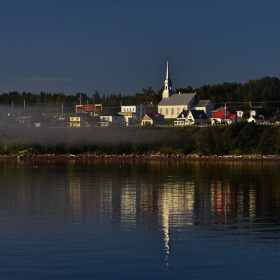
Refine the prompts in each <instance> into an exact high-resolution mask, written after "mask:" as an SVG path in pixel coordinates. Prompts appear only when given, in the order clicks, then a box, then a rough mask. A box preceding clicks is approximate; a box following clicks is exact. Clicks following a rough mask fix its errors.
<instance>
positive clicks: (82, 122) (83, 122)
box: [67, 116, 91, 127]
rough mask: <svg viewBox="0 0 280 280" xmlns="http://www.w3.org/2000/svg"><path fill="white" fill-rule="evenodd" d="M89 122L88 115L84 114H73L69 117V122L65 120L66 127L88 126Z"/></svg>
mask: <svg viewBox="0 0 280 280" xmlns="http://www.w3.org/2000/svg"><path fill="white" fill-rule="evenodd" d="M90 126H91V123H90V122H89V121H88V117H85V116H75V117H70V118H69V122H67V127H90Z"/></svg>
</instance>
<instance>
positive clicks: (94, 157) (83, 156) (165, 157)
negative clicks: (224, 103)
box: [0, 153, 280, 161]
mask: <svg viewBox="0 0 280 280" xmlns="http://www.w3.org/2000/svg"><path fill="white" fill-rule="evenodd" d="M0 158H4V159H18V160H28V159H38V160H43V159H54V160H55V159H68V160H69V159H71V160H149V161H151V160H165V161H174V160H177V161H184V160H196V161H199V160H200V161H217V160H219V161H280V155H209V156H203V155H195V154H190V155H182V154H165V153H156V154H122V155H117V154H111V155H105V154H78V155H74V154H62V155H58V154H35V153H25V154H20V155H18V154H14V155H0Z"/></svg>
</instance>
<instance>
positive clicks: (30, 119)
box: [17, 113, 49, 128]
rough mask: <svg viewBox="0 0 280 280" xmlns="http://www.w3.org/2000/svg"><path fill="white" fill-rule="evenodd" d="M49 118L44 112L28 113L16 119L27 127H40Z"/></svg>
mask: <svg viewBox="0 0 280 280" xmlns="http://www.w3.org/2000/svg"><path fill="white" fill-rule="evenodd" d="M48 120H49V118H48V117H46V116H45V114H44V113H42V114H38V113H31V114H28V115H24V116H22V117H18V118H17V121H18V122H19V123H20V124H22V125H25V126H28V127H37V128H38V127H41V126H42V125H46V124H47V123H48Z"/></svg>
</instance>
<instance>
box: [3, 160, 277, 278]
mask: <svg viewBox="0 0 280 280" xmlns="http://www.w3.org/2000/svg"><path fill="white" fill-rule="evenodd" d="M278 170H279V163H273V162H269V163H261V162H259V163H241V162H236V163H220V162H213V163H209V162H208V163H202V162H185V163H175V162H173V163H171V162H169V163H168V162H147V161H145V162H137V163H133V162H109V161H108V162H105V161H104V162H75V161H68V162H63V161H56V162H55V161H39V162H31V161H30V162H24V161H6V160H2V161H0V176H1V187H0V249H1V256H0V277H1V279H217V277H224V278H226V279H237V278H239V279H267V278H270V279H274V278H276V277H277V276H278V275H279V273H280V267H279V262H280V220H279V210H280V173H279V172H278Z"/></svg>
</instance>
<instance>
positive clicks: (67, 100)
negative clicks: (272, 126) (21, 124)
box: [0, 77, 280, 111]
mask: <svg viewBox="0 0 280 280" xmlns="http://www.w3.org/2000/svg"><path fill="white" fill-rule="evenodd" d="M162 91H163V88H161V89H160V90H158V91H154V90H153V89H152V87H149V88H147V89H145V88H143V89H142V92H140V93H135V94H134V95H128V96H126V95H121V94H111V95H106V94H100V93H99V92H98V91H95V92H94V93H93V94H92V95H87V94H86V93H81V92H78V93H76V95H65V94H64V93H63V92H59V93H45V92H40V93H39V94H33V93H30V92H22V93H19V92H17V91H11V92H9V93H3V94H1V95H0V104H2V105H11V104H13V105H15V106H16V105H18V106H22V105H23V103H24V102H25V103H26V104H28V106H29V107H30V106H33V107H43V106H48V107H60V106H61V104H62V103H63V104H64V106H65V107H74V106H75V105H77V104H79V103H80V102H81V103H82V104H86V103H95V104H98V103H101V104H102V106H103V107H119V106H121V105H138V104H144V105H145V104H146V105H157V104H158V103H159V102H160V100H161V98H162ZM174 92H175V93H179V92H181V93H190V92H197V94H198V96H199V97H200V99H208V100H211V101H212V103H214V105H215V107H219V106H221V105H224V103H225V102H226V103H227V104H228V105H229V106H231V107H238V108H241V109H242V108H246V107H248V105H249V103H250V102H251V104H252V105H254V104H258V105H260V106H263V107H264V108H266V109H267V110H271V111H276V110H277V109H278V107H279V106H280V80H279V78H277V77H264V78H261V79H257V80H249V81H248V82H246V83H244V84H241V83H236V82H232V83H223V84H217V85H204V86H201V87H199V88H196V89H195V88H194V89H193V88H192V87H191V86H188V87H186V88H177V89H175V90H174Z"/></svg>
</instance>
